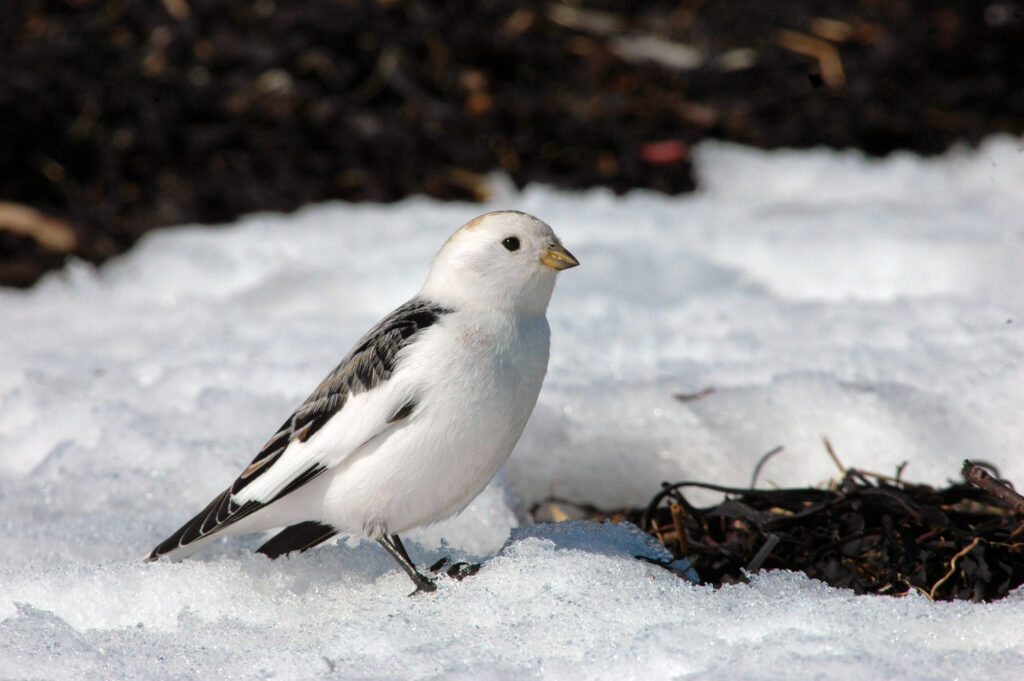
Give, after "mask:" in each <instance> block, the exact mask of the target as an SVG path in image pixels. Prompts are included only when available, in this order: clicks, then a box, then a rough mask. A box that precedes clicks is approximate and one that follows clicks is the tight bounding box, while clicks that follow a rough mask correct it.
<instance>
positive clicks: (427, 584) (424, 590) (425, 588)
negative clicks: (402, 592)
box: [409, 573, 437, 596]
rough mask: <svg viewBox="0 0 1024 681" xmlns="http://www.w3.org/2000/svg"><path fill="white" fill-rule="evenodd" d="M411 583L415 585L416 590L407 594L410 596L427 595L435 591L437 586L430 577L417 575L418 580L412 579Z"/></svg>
mask: <svg viewBox="0 0 1024 681" xmlns="http://www.w3.org/2000/svg"><path fill="white" fill-rule="evenodd" d="M417 574H418V573H417ZM412 581H413V582H414V583H415V584H416V590H415V591H413V592H412V593H411V594H409V595H410V596H415V595H417V594H428V593H432V592H434V591H437V584H436V583H435V582H434V580H432V579H431V578H430V577H427V576H425V575H419V579H416V578H415V577H414V578H413V580H412Z"/></svg>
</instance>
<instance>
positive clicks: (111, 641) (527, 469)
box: [0, 138, 1024, 681]
mask: <svg viewBox="0 0 1024 681" xmlns="http://www.w3.org/2000/svg"><path fill="white" fill-rule="evenodd" d="M697 155H698V156H697V167H698V170H699V172H700V175H701V186H702V189H701V190H700V191H699V192H697V193H695V194H693V195H690V196H683V197H678V198H669V197H664V196H659V195H655V194H651V193H647V192H634V193H631V194H629V195H628V196H626V197H621V198H617V197H614V196H613V195H611V194H609V193H608V192H605V191H592V192H585V193H568V192H561V191H555V190H552V189H550V188H545V187H531V188H529V189H527V190H526V191H524V192H522V193H517V192H515V191H514V190H512V189H510V188H508V187H507V186H506V184H505V183H503V182H502V180H501V179H495V181H494V182H495V187H496V190H497V198H496V199H495V201H494V202H493V205H491V206H486V207H481V206H478V205H468V204H458V203H439V202H435V201H430V200H426V199H421V198H418V199H411V200H407V201H403V202H401V203H399V204H396V205H390V206H377V205H356V206H354V205H346V204H330V205H322V206H316V207H311V208H308V209H306V210H303V211H300V212H299V213H296V214H294V215H289V216H277V215H256V216H252V217H249V218H246V219H244V220H242V221H240V222H239V223H238V224H235V225H232V226H229V227H225V228H220V229H216V230H212V229H207V228H198V227H182V228H176V229H169V230H163V231H160V232H157V233H153V234H151V235H149V236H148V237H147V238H146V239H144V241H143V242H142V243H141V244H139V246H138V247H137V248H136V249H135V250H134V251H132V252H131V253H129V254H127V255H126V256H124V257H122V258H120V259H118V260H117V261H115V262H112V263H109V264H108V265H107V266H105V267H103V268H102V269H100V270H99V271H96V270H95V269H93V268H91V267H89V266H86V265H84V264H81V263H76V264H72V265H71V266H69V267H68V268H67V269H65V270H64V271H63V272H61V273H58V274H56V275H53V276H50V277H48V278H47V279H46V280H44V281H43V282H42V283H40V284H39V285H38V286H36V287H35V288H34V289H32V290H30V291H3V292H0V322H2V325H0V358H2V359H0V545H2V547H3V548H2V549H0V678H3V679H20V678H31V679H36V678H60V679H105V680H107V679H163V678H217V679H235V678H238V679H243V678H244V679H249V678H261V677H268V678H269V677H273V678H280V679H302V678H344V679H362V678H366V679H371V678H372V679H378V678H384V679H427V678H453V679H461V678H465V679H523V678H547V679H580V678H587V679H632V678H638V679H668V678H685V679H725V680H733V679H794V680H804V679H850V680H856V681H863V679H883V678H884V679H994V678H998V679H1015V678H1024V671H1022V670H1024V592H1022V591H1021V590H1018V591H1017V592H1015V593H1014V594H1012V595H1011V596H1010V597H1009V598H1007V599H1005V600H1004V601H1001V602H998V603H993V604H969V603H952V604H951V603H932V602H929V601H928V600H927V599H925V598H924V597H921V596H910V597H905V598H886V597H855V596H854V595H852V593H850V592H848V591H844V590H838V589H832V588H830V587H827V586H825V585H823V584H821V583H819V582H815V581H812V580H809V579H807V578H805V577H804V576H802V575H798V574H791V573H784V572H775V573H765V574H762V575H759V576H757V577H755V579H754V580H753V582H752V583H751V584H749V585H739V586H732V587H727V588H723V589H720V590H717V591H716V590H713V589H711V588H709V587H700V586H692V585H690V584H689V583H687V582H685V581H683V580H681V579H679V578H677V577H676V576H675V575H673V574H671V573H669V572H667V571H665V570H662V569H661V568H659V567H656V566H654V565H651V564H649V563H645V562H642V561H638V560H636V559H634V558H633V556H634V555H635V554H638V553H648V554H649V553H650V552H651V551H652V549H651V547H650V546H649V545H648V544H647V543H645V541H644V539H643V537H642V536H641V535H638V534H636V533H634V532H631V530H630V529H629V528H628V527H625V526H617V527H616V526H610V525H596V524H592V523H580V522H571V523H563V524H559V525H546V526H533V527H517V526H520V525H522V524H523V521H524V518H525V513H524V509H525V508H528V507H529V505H530V504H532V503H534V502H536V501H538V500H540V499H543V498H545V497H547V496H548V495H557V496H560V497H563V498H567V499H570V500H575V501H580V502H584V501H585V502H591V503H595V504H598V505H602V506H606V507H616V506H623V505H626V504H643V503H646V501H647V500H648V499H649V498H650V496H651V495H652V494H653V493H654V492H655V491H656V490H657V489H658V485H659V483H660V482H661V481H662V480H681V479H697V480H705V481H710V482H717V483H721V484H737V485H745V484H747V483H748V482H749V480H750V475H751V472H752V470H753V468H754V465H755V463H756V461H757V459H758V458H759V457H760V456H761V454H763V453H764V452H766V451H768V450H769V449H771V448H773V447H775V446H776V445H783V446H784V447H785V451H784V453H783V454H780V455H778V456H776V457H775V458H773V459H772V460H771V461H770V463H769V464H768V465H767V467H766V469H765V470H764V472H763V473H762V475H761V479H760V483H759V484H761V485H770V484H786V485H794V484H815V483H819V482H821V481H823V480H825V479H827V478H829V477H832V476H834V475H835V474H836V470H835V467H834V464H833V463H832V462H831V461H830V459H829V458H828V457H827V456H826V454H825V451H824V448H823V446H822V444H821V440H820V437H821V436H822V435H827V436H828V437H829V438H830V440H831V442H832V443H833V445H834V447H835V449H836V451H837V452H838V455H839V456H840V458H841V459H842V460H843V462H844V463H845V464H846V465H855V466H858V467H862V468H866V469H869V470H875V471H879V472H885V473H888V472H892V471H894V470H895V468H896V466H898V465H899V464H900V463H901V462H903V461H907V462H908V466H907V468H906V471H905V473H904V475H905V476H906V477H907V478H909V479H915V480H920V481H925V482H930V483H936V484H941V483H943V482H944V481H945V480H946V479H948V478H952V477H956V475H957V472H958V470H959V465H960V461H961V460H962V459H963V458H965V457H972V458H979V459H984V460H988V461H991V462H993V463H995V464H997V465H998V466H999V467H1000V469H1001V470H1002V472H1003V474H1004V475H1005V476H1007V477H1009V478H1010V479H1014V480H1017V481H1018V482H1024V457H1022V456H1021V454H1022V452H1024V409H1022V408H1021V407H1022V406H1024V368H1022V366H1024V365H1022V360H1024V331H1022V326H1024V217H1022V216H1024V144H1022V142H1021V141H1020V140H1016V139H1009V138H995V139H992V140H990V141H989V142H988V143H986V144H985V145H983V147H982V148H981V149H979V150H976V151H964V150H960V151H955V152H951V153H949V154H948V155H946V156H944V157H942V158H936V159H930V160H922V159H920V158H918V157H915V156H912V155H905V154H897V155H895V156H892V157H890V158H888V159H885V160H881V161H879V160H869V159H866V158H864V157H862V156H861V155H860V154H857V153H837V152H831V151H825V150H815V151H800V152H795V151H794V152H789V151H783V152H772V153H767V152H761V151H755V150H750V149H746V148H742V147H737V146H731V145H726V144H720V143H705V144H703V145H701V146H700V147H699V148H698V149H697ZM502 207H507V208H518V209H521V210H525V211H528V212H532V213H534V214H536V215H538V216H539V217H541V218H542V219H544V220H546V221H547V222H549V223H550V224H551V225H552V226H554V228H555V229H556V231H557V232H558V233H559V234H560V235H561V237H562V238H563V241H564V242H565V244H566V245H567V246H568V248H569V249H570V250H571V251H572V252H573V253H574V254H576V255H577V256H578V257H579V259H580V260H581V262H582V267H580V268H578V269H574V270H570V271H568V272H565V273H563V274H562V275H560V277H559V279H560V281H559V285H558V287H557V289H556V291H555V296H554V299H553V301H552V305H551V310H550V314H549V318H550V319H551V323H552V337H553V345H552V359H551V365H550V370H549V375H548V379H547V382H546V384H545V388H544V390H543V392H542V394H541V398H540V402H539V404H538V406H537V410H536V412H535V413H534V417H533V419H532V420H531V423H530V426H529V427H528V429H527V432H526V434H525V435H524V437H523V439H522V441H521V442H520V444H519V446H518V447H517V450H516V452H515V453H514V454H513V457H512V459H511V460H510V462H509V464H508V465H507V466H506V468H505V469H504V470H503V472H502V473H501V474H500V475H499V478H498V479H497V480H496V482H495V484H493V485H492V486H491V487H489V488H488V490H487V491H486V492H485V493H484V494H483V495H481V497H480V498H479V499H478V500H477V501H476V502H475V503H474V504H473V505H472V506H471V507H470V508H469V509H468V510H467V511H466V512H465V513H463V514H462V515H461V516H459V517H457V518H455V519H453V520H451V521H449V522H446V523H444V524H441V525H438V526H435V527H432V528H427V529H425V530H422V531H420V532H418V533H416V534H415V535H410V537H409V538H410V539H412V540H414V541H410V542H409V543H410V548H411V551H412V553H413V555H414V557H415V558H417V559H418V560H419V561H420V562H422V563H427V562H430V561H433V560H435V559H436V558H437V557H439V556H442V555H449V554H454V555H456V556H463V555H467V554H468V555H470V556H478V557H481V558H484V559H485V562H484V567H483V569H482V570H481V571H480V573H479V574H477V575H476V576H475V577H472V578H470V579H468V580H466V581H464V582H462V583H453V582H446V583H444V584H443V585H442V588H441V589H440V590H439V591H438V592H437V593H435V594H433V595H426V596H417V597H416V598H409V597H407V593H408V592H409V591H410V589H411V584H410V582H409V580H408V579H407V578H406V577H405V575H404V574H403V573H401V572H400V571H399V570H398V568H397V567H396V566H395V564H394V563H393V561H392V560H391V558H390V557H388V556H387V555H386V554H385V553H384V551H383V550H381V549H380V548H379V547H377V546H375V545H373V544H370V543H362V544H359V543H358V542H350V543H348V544H346V543H345V542H341V543H339V544H336V545H332V546H325V547H322V548H320V549H318V550H314V551H310V552H308V553H306V554H303V555H301V556H297V557H292V558H289V559H286V560H282V561H277V562H271V561H268V560H266V559H264V558H263V557H261V556H256V555H254V554H252V553H251V548H253V547H254V546H255V545H257V542H258V538H254V537H248V538H238V539H232V540H231V541H229V542H221V543H218V544H215V545H213V546H211V547H210V548H209V549H207V550H205V551H204V552H203V553H201V554H199V555H198V556H197V557H196V559H193V560H190V561H186V562H184V563H180V564H168V563H164V562H160V563H154V564H144V563H142V562H141V561H139V560H138V559H139V558H140V557H141V556H142V555H143V554H144V553H146V552H147V551H148V550H149V549H150V548H152V546H153V545H154V544H155V543H156V542H157V541H159V540H161V539H163V538H164V537H165V536H166V535H168V534H169V533H170V532H171V531H173V530H174V529H176V528H177V527H178V525H180V524H181V523H182V522H183V521H184V520H186V519H187V518H188V517H190V516H191V515H192V514H193V513H194V512H196V511H197V510H199V508H201V507H202V506H203V505H204V504H205V503H206V502H207V501H208V500H209V499H210V498H211V497H212V496H213V495H214V494H215V493H217V492H219V491H220V490H221V489H222V488H223V487H224V486H226V485H227V484H228V483H229V482H230V480H231V479H233V477H234V476H235V475H236V474H237V473H238V471H239V470H240V469H241V468H242V467H243V466H244V465H245V464H246V463H247V462H248V461H249V460H250V459H251V457H252V456H253V454H254V452H255V451H256V449H257V448H258V447H259V446H260V445H261V444H262V443H263V441H264V439H265V438H266V437H267V436H268V435H269V434H270V433H271V432H273V430H274V429H275V428H276V427H277V426H278V425H279V423H280V421H282V420H283V419H284V417H285V416H287V414H288V413H290V411H291V409H292V408H293V407H294V406H295V405H296V403H297V402H298V401H300V400H301V399H303V398H304V397H305V395H306V394H307V393H308V392H309V390H310V389H311V388H312V387H313V386H314V385H315V384H316V382H317V381H318V380H319V379H320V378H321V377H322V375H323V374H324V373H326V371H328V370H329V369H330V368H331V367H333V366H334V364H335V363H336V362H337V360H338V359H339V358H340V356H341V355H342V354H343V353H344V352H345V351H347V350H348V347H349V346H350V344H351V343H352V342H353V341H354V340H355V339H356V338H357V337H358V336H359V335H360V334H361V333H362V332H363V331H364V330H365V329H366V328H368V327H369V326H370V325H371V324H372V323H373V322H375V321H376V320H377V319H378V318H379V317H380V316H382V315H383V314H384V313H386V312H388V311H389V310H391V309H392V308H393V307H395V306H396V305H398V304H399V303H401V302H403V301H404V300H405V299H406V298H407V297H408V296H410V295H411V294H412V293H413V292H414V291H415V290H416V289H417V288H418V287H419V285H420V283H421V281H422V279H423V277H424V276H425V274H426V269H427V265H428V263H429V261H430V259H431V257H432V256H433V254H434V252H435V251H436V250H437V248H438V247H439V246H440V245H441V243H442V242H443V241H444V239H445V238H446V237H447V236H448V234H449V233H450V232H451V231H452V230H453V229H454V228H455V227H457V226H458V225H460V224H462V223H463V222H465V221H466V220H468V219H469V218H472V217H474V216H475V215H477V214H479V213H480V212H483V210H485V209H493V208H502ZM707 388H712V389H713V390H712V391H711V392H709V393H706V394H704V395H703V396H702V397H699V398H697V399H691V400H687V401H681V400H678V399H675V397H674V395H676V394H697V393H700V392H701V391H704V390H705V389H707ZM513 530H514V531H513ZM510 531H511V532H512V534H511V538H510ZM442 539H443V540H445V542H446V544H442Z"/></svg>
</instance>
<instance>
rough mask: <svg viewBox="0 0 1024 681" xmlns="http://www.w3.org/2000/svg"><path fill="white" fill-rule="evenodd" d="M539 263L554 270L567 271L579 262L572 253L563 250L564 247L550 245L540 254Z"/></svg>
mask: <svg viewBox="0 0 1024 681" xmlns="http://www.w3.org/2000/svg"><path fill="white" fill-rule="evenodd" d="M540 261H541V262H542V263H544V264H545V265H547V266H548V267H551V268H553V269H556V270H567V269H569V268H570V267H576V266H577V265H579V264H580V261H579V260H577V259H576V258H575V257H574V256H573V254H572V253H570V252H569V251H567V250H565V246H563V245H562V244H551V245H550V246H548V247H547V250H545V251H544V252H543V253H541V256H540Z"/></svg>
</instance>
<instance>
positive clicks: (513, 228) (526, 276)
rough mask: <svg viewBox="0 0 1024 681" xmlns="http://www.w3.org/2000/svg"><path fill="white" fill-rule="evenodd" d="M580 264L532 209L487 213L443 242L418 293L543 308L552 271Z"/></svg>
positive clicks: (518, 308)
mask: <svg viewBox="0 0 1024 681" xmlns="http://www.w3.org/2000/svg"><path fill="white" fill-rule="evenodd" d="M579 264H580V263H579V261H578V260H576V258H575V257H573V255H572V254H571V253H569V251H567V250H566V249H565V247H564V246H562V243H561V242H560V241H559V240H558V237H557V236H555V233H554V232H553V231H552V230H551V227H549V226H548V225H547V224H546V223H544V222H542V221H540V220H538V219H537V218H535V217H533V216H532V215H527V214H526V213H520V212H519V211H512V210H503V211H497V212H494V213H486V214H484V215H481V216H480V217H477V218H474V219H473V220H470V221H469V222H467V223H466V224H464V225H463V226H462V227H460V228H459V229H458V230H457V231H456V232H455V233H454V234H452V236H451V237H450V238H449V239H448V241H446V242H445V244H444V246H442V247H441V250H440V251H438V253H437V256H436V257H435V258H434V263H433V264H432V265H431V267H430V274H429V275H428V276H427V281H426V283H425V284H424V285H423V289H422V291H421V293H423V294H425V295H428V296H429V297H431V298H432V299H434V300H437V301H438V302H450V303H451V304H453V305H459V306H461V305H480V306H482V307H486V308H489V309H496V310H505V309H507V310H515V311H519V312H525V313H535V314H543V313H544V311H545V310H546V309H547V306H548V301H549V300H550V299H551V292H552V290H553V289H554V286H555V274H556V273H558V271H559V270H564V269H568V268H570V267H576V266H577V265H579Z"/></svg>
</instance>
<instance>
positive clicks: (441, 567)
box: [430, 557, 480, 582]
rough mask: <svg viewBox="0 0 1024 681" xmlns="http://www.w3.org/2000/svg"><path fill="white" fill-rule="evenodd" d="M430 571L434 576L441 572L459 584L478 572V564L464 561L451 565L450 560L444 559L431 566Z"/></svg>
mask: <svg viewBox="0 0 1024 681" xmlns="http://www.w3.org/2000/svg"><path fill="white" fill-rule="evenodd" d="M445 568H447V569H445ZM430 571H431V572H433V573H434V574H435V575H436V574H438V573H440V572H442V571H443V572H444V574H446V575H448V576H449V577H451V578H452V579H454V580H455V581H457V582H461V581H462V580H463V579H465V578H466V577H471V576H473V575H475V574H476V573H478V572H480V563H467V562H466V561H464V560H460V561H459V562H457V563H452V559H451V558H448V557H445V558H442V559H441V560H439V561H437V562H436V563H434V564H433V565H431V566H430Z"/></svg>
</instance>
